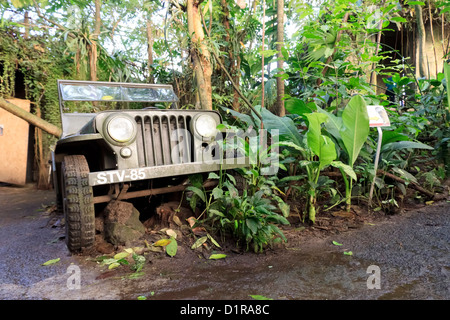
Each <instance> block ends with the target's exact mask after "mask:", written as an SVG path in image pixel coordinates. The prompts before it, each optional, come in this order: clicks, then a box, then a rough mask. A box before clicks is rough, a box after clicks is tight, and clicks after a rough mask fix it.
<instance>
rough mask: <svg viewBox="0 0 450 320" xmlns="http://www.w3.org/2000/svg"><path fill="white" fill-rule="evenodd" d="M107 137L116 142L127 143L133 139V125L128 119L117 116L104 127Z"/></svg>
mask: <svg viewBox="0 0 450 320" xmlns="http://www.w3.org/2000/svg"><path fill="white" fill-rule="evenodd" d="M106 129H107V131H108V134H109V136H110V137H111V138H112V139H113V140H114V141H117V142H121V143H124V142H128V141H130V140H131V139H133V138H134V135H135V131H136V129H135V125H134V123H133V120H132V119H130V118H128V117H123V116H117V117H114V118H112V119H111V120H110V121H109V122H108V125H107V127H106Z"/></svg>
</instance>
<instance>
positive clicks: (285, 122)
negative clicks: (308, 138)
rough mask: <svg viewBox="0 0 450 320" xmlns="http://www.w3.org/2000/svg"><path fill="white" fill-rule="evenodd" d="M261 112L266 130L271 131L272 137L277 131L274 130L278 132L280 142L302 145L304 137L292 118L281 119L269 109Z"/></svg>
mask: <svg viewBox="0 0 450 320" xmlns="http://www.w3.org/2000/svg"><path fill="white" fill-rule="evenodd" d="M259 110H261V108H259ZM260 112H261V116H262V118H263V123H264V129H267V130H269V131H271V134H272V135H275V134H276V131H273V130H278V134H279V136H280V141H291V142H293V143H295V144H296V145H299V146H301V145H302V136H301V134H300V133H299V132H298V129H297V126H296V125H295V123H294V121H292V119H291V118H288V117H279V116H277V115H274V114H273V113H272V112H270V111H269V110H267V109H262V110H261V111H260Z"/></svg>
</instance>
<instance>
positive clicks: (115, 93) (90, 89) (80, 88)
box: [62, 84, 122, 101]
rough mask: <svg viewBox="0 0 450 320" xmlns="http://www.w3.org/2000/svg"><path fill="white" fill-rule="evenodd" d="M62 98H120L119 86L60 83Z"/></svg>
mask: <svg viewBox="0 0 450 320" xmlns="http://www.w3.org/2000/svg"><path fill="white" fill-rule="evenodd" d="M62 98H63V100H66V101H70V100H78V101H101V100H106V101H109V100H122V94H121V90H120V87H112V86H111V87H107V86H93V85H86V84H83V85H73V84H69V85H65V84H64V85H62Z"/></svg>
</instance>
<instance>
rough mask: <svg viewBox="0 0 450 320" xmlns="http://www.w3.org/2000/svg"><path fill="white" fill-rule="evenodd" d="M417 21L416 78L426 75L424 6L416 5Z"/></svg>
mask: <svg viewBox="0 0 450 320" xmlns="http://www.w3.org/2000/svg"><path fill="white" fill-rule="evenodd" d="M414 8H415V11H416V21H417V38H416V43H417V45H416V78H417V79H418V78H421V77H424V76H425V74H426V70H427V68H426V64H425V62H426V53H425V26H424V23H423V17H422V6H421V5H415V6H414Z"/></svg>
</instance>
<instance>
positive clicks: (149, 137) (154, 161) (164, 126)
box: [135, 114, 193, 167]
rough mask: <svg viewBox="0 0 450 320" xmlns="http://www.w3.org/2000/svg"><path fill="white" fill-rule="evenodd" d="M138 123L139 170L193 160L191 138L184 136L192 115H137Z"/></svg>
mask: <svg viewBox="0 0 450 320" xmlns="http://www.w3.org/2000/svg"><path fill="white" fill-rule="evenodd" d="M135 120H136V123H137V126H138V131H137V136H136V144H137V152H138V163H139V167H152V166H159V165H169V164H179V163H188V162H192V161H193V160H192V152H191V143H190V142H191V140H190V137H189V138H186V135H183V134H182V132H183V131H184V130H189V124H190V121H191V116H189V115H179V114H177V115H174V114H167V115H146V116H136V117H135ZM178 129H182V130H178ZM185 132H186V133H187V131H185Z"/></svg>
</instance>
